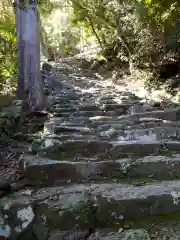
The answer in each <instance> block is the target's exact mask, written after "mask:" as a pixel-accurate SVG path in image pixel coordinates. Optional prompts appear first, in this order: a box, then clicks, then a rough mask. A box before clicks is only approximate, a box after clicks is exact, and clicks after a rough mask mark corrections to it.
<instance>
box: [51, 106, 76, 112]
mask: <svg viewBox="0 0 180 240" xmlns="http://www.w3.org/2000/svg"><path fill="white" fill-rule="evenodd" d="M54 111H55V112H56V113H66V112H68V113H73V112H76V111H78V108H76V107H56V108H55V109H54Z"/></svg>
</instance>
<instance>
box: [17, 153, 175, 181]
mask: <svg viewBox="0 0 180 240" xmlns="http://www.w3.org/2000/svg"><path fill="white" fill-rule="evenodd" d="M20 166H21V172H22V173H23V174H24V175H25V177H26V178H28V179H29V180H30V181H31V183H32V184H37V183H40V184H45V185H52V184H54V183H56V182H58V183H60V182H66V181H72V182H74V181H79V180H100V179H104V178H108V179H114V180H115V179H116V180H120V179H126V180H129V179H134V180H136V179H138V180H139V179H148V178H149V180H167V179H177V178H180V155H177V154H175V155H172V156H171V157H167V156H147V157H144V158H138V159H133V158H132V159H131V158H127V159H126V158H125V159H120V160H116V161H111V160H106V161H98V160H95V159H94V161H93V160H91V159H89V161H88V159H82V160H81V161H79V160H78V161H74V159H69V161H56V160H50V159H46V158H39V157H37V156H27V155H26V156H24V159H23V160H22V163H21V165H20Z"/></svg>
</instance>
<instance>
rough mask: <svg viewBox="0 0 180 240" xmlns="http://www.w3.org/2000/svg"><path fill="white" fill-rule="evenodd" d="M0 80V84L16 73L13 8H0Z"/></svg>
mask: <svg viewBox="0 0 180 240" xmlns="http://www.w3.org/2000/svg"><path fill="white" fill-rule="evenodd" d="M0 11H1V15H0V39H1V41H0V66H1V67H0V79H1V84H2V83H3V82H4V80H5V79H6V78H10V77H12V74H13V73H14V71H17V44H16V27H15V22H14V14H13V8H12V7H11V6H8V7H7V6H3V5H1V6H0Z"/></svg>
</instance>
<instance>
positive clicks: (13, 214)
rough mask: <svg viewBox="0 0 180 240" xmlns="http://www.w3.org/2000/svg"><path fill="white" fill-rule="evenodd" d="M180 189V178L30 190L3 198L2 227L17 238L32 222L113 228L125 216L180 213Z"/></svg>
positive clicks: (49, 226) (50, 227)
mask: <svg viewBox="0 0 180 240" xmlns="http://www.w3.org/2000/svg"><path fill="white" fill-rule="evenodd" d="M179 192H180V181H163V182H156V183H153V184H146V185H144V186H138V187H134V186H133V185H129V184H115V183H109V184H108V183H107V184H103V183H102V184H87V185H84V184H78V185H76V184H72V185H66V186H59V187H51V188H42V189H40V190H38V191H33V190H31V189H29V190H24V191H19V192H17V193H14V194H12V195H9V196H8V197H4V198H2V199H0V206H1V208H0V214H1V222H0V227H1V228H2V229H5V230H6V231H8V232H9V235H10V237H11V239H13V240H14V239H17V237H18V236H19V234H21V233H22V232H23V231H24V230H25V229H27V227H28V226H29V225H30V224H32V223H33V225H34V226H40V225H41V226H44V229H46V230H47V232H49V231H50V232H55V231H57V230H58V231H63V230H69V229H72V228H73V227H75V226H79V227H80V228H89V227H94V224H95V225H96V227H97V228H99V227H112V226H113V225H114V224H117V223H119V222H120V221H121V220H122V219H129V218H135V217H147V216H154V215H163V214H169V213H176V212H180V201H179V200H180V196H179ZM32 206H34V207H32ZM34 216H36V217H35V218H34Z"/></svg>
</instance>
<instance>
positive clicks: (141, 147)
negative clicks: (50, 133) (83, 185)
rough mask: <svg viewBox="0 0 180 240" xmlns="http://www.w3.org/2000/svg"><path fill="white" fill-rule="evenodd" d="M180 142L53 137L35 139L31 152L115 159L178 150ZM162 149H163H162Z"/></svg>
mask: <svg viewBox="0 0 180 240" xmlns="http://www.w3.org/2000/svg"><path fill="white" fill-rule="evenodd" d="M179 143H180V142H176V141H175V142H172V141H165V142H160V141H152V140H151V139H150V140H149V139H146V141H145V140H144V139H141V140H140V141H138V140H132V141H121V142H117V141H114V142H109V141H100V140H72V141H71V140H69V141H66V142H61V141H58V140H56V141H54V140H53V139H50V138H49V139H41V140H38V141H37V140H35V141H34V142H33V144H32V150H33V152H39V153H41V152H44V154H48V156H49V155H50V156H51V157H52V158H54V159H57V160H65V159H67V158H72V157H75V156H77V157H78V156H81V157H98V158H99V159H101V160H102V159H117V158H122V157H124V156H130V155H134V156H146V155H149V154H158V153H159V152H161V151H162V150H163V149H165V148H166V149H167V150H174V151H179V150H180V148H179V149H178V147H179V146H180V144H179ZM163 151H164V150H163Z"/></svg>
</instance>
